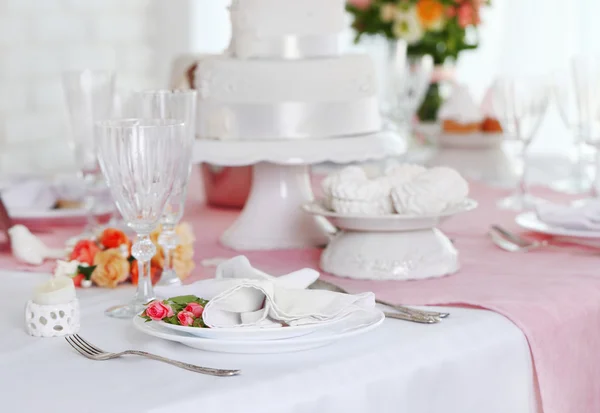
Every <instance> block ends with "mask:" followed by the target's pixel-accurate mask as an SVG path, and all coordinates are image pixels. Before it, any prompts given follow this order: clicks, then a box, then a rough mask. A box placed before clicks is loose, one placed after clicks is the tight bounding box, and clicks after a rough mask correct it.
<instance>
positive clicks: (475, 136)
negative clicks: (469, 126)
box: [437, 132, 504, 149]
mask: <svg viewBox="0 0 600 413" xmlns="http://www.w3.org/2000/svg"><path fill="white" fill-rule="evenodd" d="M503 141H504V134H502V133H480V132H476V133H464V134H459V133H444V132H442V133H441V134H440V135H438V137H437V143H438V145H439V146H441V147H443V148H457V149H493V148H498V147H500V146H501V145H502V142H503Z"/></svg>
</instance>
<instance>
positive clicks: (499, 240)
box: [488, 225, 597, 253]
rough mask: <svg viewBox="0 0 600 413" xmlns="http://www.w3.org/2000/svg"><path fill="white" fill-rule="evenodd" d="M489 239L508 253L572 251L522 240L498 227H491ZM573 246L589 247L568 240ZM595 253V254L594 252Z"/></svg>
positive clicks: (558, 246)
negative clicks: (538, 250) (541, 250)
mask: <svg viewBox="0 0 600 413" xmlns="http://www.w3.org/2000/svg"><path fill="white" fill-rule="evenodd" d="M488 234H489V236H490V238H491V239H492V241H493V242H494V244H496V245H497V246H498V247H500V248H502V249H503V250H505V251H509V252H528V251H533V250H536V249H540V248H552V249H558V250H565V249H572V247H571V246H568V245H565V246H561V245H553V244H551V243H550V242H549V241H548V240H542V241H536V240H531V239H527V238H524V237H522V236H520V235H518V234H515V233H513V232H511V231H508V230H507V229H505V228H502V227H501V226H499V225H492V227H491V228H490V231H489V232H488ZM566 242H570V243H572V244H574V245H579V246H586V247H590V246H591V245H589V244H585V243H578V242H576V241H572V240H568V241H566ZM581 252H582V253H593V252H591V251H581ZM596 253H597V252H596Z"/></svg>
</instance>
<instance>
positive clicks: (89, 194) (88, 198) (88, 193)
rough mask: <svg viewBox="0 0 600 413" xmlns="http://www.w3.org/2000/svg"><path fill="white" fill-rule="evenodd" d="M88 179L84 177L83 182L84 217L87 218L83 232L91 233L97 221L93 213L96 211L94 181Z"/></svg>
mask: <svg viewBox="0 0 600 413" xmlns="http://www.w3.org/2000/svg"><path fill="white" fill-rule="evenodd" d="M90 180H91V179H90V178H86V183H85V198H84V204H85V213H86V219H87V224H86V228H85V232H86V233H90V234H93V233H94V230H95V229H96V228H97V226H98V221H97V220H96V217H95V215H94V213H95V212H96V193H95V183H94V182H90Z"/></svg>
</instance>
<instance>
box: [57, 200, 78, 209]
mask: <svg viewBox="0 0 600 413" xmlns="http://www.w3.org/2000/svg"><path fill="white" fill-rule="evenodd" d="M81 207H82V202H81V201H73V200H69V199H59V200H57V201H56V205H55V206H54V208H55V209H76V208H81Z"/></svg>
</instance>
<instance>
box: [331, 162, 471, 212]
mask: <svg viewBox="0 0 600 413" xmlns="http://www.w3.org/2000/svg"><path fill="white" fill-rule="evenodd" d="M323 191H324V193H325V202H324V205H325V207H326V208H328V209H330V210H332V211H335V212H338V213H340V214H348V215H371V216H375V215H389V214H399V215H407V216H430V215H437V214H439V213H441V212H443V211H445V210H447V209H448V208H450V207H452V206H453V205H458V204H460V203H461V202H462V201H463V200H464V199H465V198H466V197H467V195H468V194H469V185H468V183H467V181H465V179H464V178H463V177H462V176H461V175H460V174H459V173H458V172H456V171H455V170H454V169H451V168H447V167H436V168H431V169H427V168H425V167H423V166H420V165H412V164H399V165H394V166H392V167H389V168H387V169H386V170H385V172H384V174H382V175H378V176H374V177H369V176H368V175H367V174H366V172H365V171H364V169H363V168H360V167H357V166H350V167H347V168H344V169H342V170H340V171H337V172H334V173H332V174H330V175H329V176H328V177H327V178H325V180H324V181H323Z"/></svg>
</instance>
